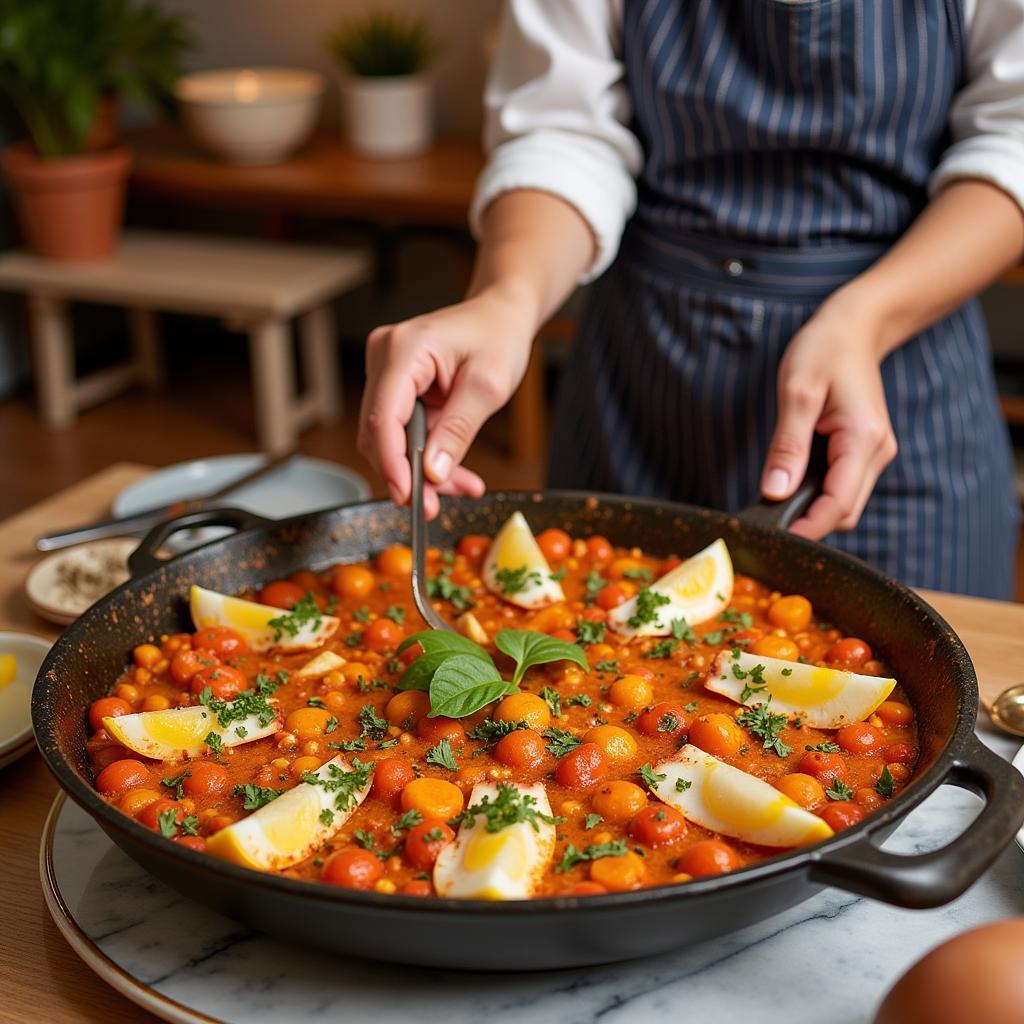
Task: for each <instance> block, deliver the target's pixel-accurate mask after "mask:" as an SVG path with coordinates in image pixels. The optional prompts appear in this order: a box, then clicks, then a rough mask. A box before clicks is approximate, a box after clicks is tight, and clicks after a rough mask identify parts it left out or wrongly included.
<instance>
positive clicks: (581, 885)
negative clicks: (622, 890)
mask: <svg viewBox="0 0 1024 1024" xmlns="http://www.w3.org/2000/svg"><path fill="white" fill-rule="evenodd" d="M607 891H608V890H607V888H605V886H603V885H602V884H601V883H600V882H591V881H590V880H589V879H587V880H586V881H584V882H577V883H576V884H575V885H573V886H571V887H570V888H569V889H567V890H566V895H567V896H603V895H604V894H605V893H606V892H607Z"/></svg>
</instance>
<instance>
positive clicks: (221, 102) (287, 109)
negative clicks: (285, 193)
mask: <svg viewBox="0 0 1024 1024" xmlns="http://www.w3.org/2000/svg"><path fill="white" fill-rule="evenodd" d="M323 91H324V80H323V77H322V76H321V75H319V74H317V73H316V72H315V71H306V70H304V69H301V68H224V69H221V70H218V71H197V72H194V73H192V74H188V75H182V76H181V78H179V79H178V81H177V83H176V84H175V87H174V94H175V96H176V97H177V99H178V102H179V103H180V104H181V112H182V117H183V120H184V122H185V125H186V127H187V128H188V130H189V132H190V133H191V134H192V136H193V137H194V138H195V140H196V142H198V143H199V144H200V145H201V146H202V147H203V148H204V149H207V150H209V151H210V152H211V153H213V154H214V156H217V157H220V158H221V159H223V160H227V161H229V162H230V163H236V164H251V165H259V164H274V163H279V162H280V161H282V160H284V159H285V158H287V157H288V156H290V155H291V154H292V153H293V152H295V150H296V149H298V148H299V146H301V145H302V144H303V143H304V142H305V141H306V140H307V139H308V138H309V135H310V133H311V132H312V130H313V126H314V125H315V124H316V119H317V115H318V114H319V112H320V99H321V96H322V95H323Z"/></svg>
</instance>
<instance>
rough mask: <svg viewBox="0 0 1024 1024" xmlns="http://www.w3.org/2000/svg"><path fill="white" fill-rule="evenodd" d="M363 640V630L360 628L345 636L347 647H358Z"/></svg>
mask: <svg viewBox="0 0 1024 1024" xmlns="http://www.w3.org/2000/svg"><path fill="white" fill-rule="evenodd" d="M362 642H363V631H362V630H361V629H360V630H358V631H357V632H355V633H349V635H348V636H347V637H345V644H346V645H347V646H348V647H358V646H359V645H360V644H361V643H362Z"/></svg>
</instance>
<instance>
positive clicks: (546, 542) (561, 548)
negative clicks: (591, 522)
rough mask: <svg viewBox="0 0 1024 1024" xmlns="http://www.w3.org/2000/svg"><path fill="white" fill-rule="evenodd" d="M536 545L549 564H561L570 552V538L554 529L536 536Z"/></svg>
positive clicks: (561, 531)
mask: <svg viewBox="0 0 1024 1024" xmlns="http://www.w3.org/2000/svg"><path fill="white" fill-rule="evenodd" d="M537 543H538V544H539V545H540V549H541V551H542V552H543V554H544V557H545V558H546V559H547V560H548V561H549V562H561V561H562V560H563V559H564V558H566V557H567V556H568V554H569V552H570V551H571V550H572V538H571V537H570V536H569V534H567V533H566V532H565V530H559V529H556V528H555V527H551V528H550V529H547V530H544V531H543V532H542V533H539V534H537Z"/></svg>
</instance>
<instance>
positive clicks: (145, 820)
mask: <svg viewBox="0 0 1024 1024" xmlns="http://www.w3.org/2000/svg"><path fill="white" fill-rule="evenodd" d="M168 811H174V820H175V821H176V822H177V823H178V824H179V825H180V824H181V822H182V821H184V819H185V810H184V808H183V807H182V806H181V804H179V803H178V802H177V801H176V800H154V801H153V802H152V803H151V804H146V806H145V807H143V808H142V810H141V811H139V813H138V814H136V815H135V820H136V821H138V822H141V823H142V824H143V825H145V826H146V828H152V829H158V828H160V816H161V815H162V814H166V813H167V812H168Z"/></svg>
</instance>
